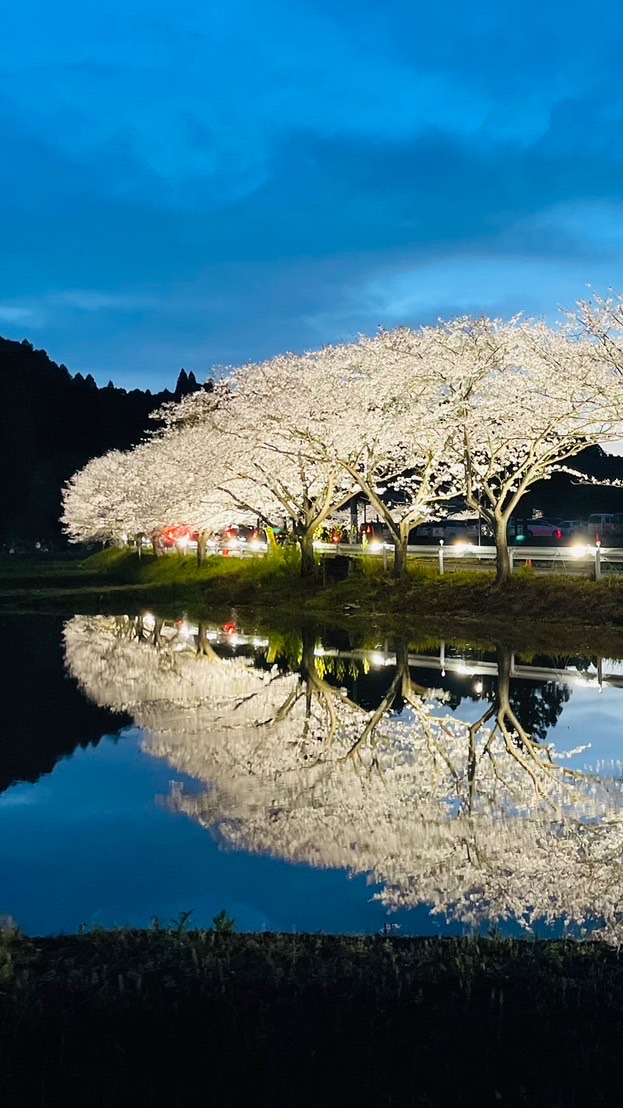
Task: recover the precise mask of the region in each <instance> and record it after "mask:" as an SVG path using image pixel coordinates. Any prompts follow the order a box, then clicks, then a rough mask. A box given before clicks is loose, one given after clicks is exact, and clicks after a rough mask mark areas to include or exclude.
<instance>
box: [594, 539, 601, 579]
mask: <svg viewBox="0 0 623 1108" xmlns="http://www.w3.org/2000/svg"><path fill="white" fill-rule="evenodd" d="M595 580H596V581H600V580H601V543H599V542H597V543H595Z"/></svg>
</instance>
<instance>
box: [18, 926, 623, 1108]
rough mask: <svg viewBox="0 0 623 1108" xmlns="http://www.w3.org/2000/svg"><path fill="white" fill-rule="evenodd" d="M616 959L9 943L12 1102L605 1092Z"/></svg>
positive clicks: (137, 938) (283, 945) (552, 951)
mask: <svg viewBox="0 0 623 1108" xmlns="http://www.w3.org/2000/svg"><path fill="white" fill-rule="evenodd" d="M622 1034H623V961H622V960H621V959H620V957H619V954H618V952H617V950H615V949H611V948H608V947H605V946H603V945H598V944H590V943H580V944H576V943H572V942H549V943H545V942H528V941H511V940H508V941H506V940H499V939H483V938H473V939H456V940H448V939H445V940H439V939H400V938H391V937H386V936H377V937H338V936H325V935H279V934H262V935H252V934H251V935H238V934H231V933H227V932H221V931H219V930H215V929H212V930H210V931H203V932H202V931H194V932H188V931H186V930H185V928H184V926H175V927H173V928H171V929H166V928H162V927H158V928H157V929H152V930H151V931H135V930H130V929H122V930H118V931H111V932H107V931H94V932H89V933H86V934H83V935H78V936H72V937H64V936H61V937H59V938H51V939H32V940H28V939H26V938H24V937H22V936H20V935H18V934H16V933H13V932H7V933H5V934H4V935H3V936H2V938H0V1087H1V1088H2V1093H3V1105H13V1104H15V1105H17V1104H27V1105H29V1108H30V1106H35V1105H52V1104H53V1103H63V1104H74V1103H76V1104H78V1103H79V1104H81V1105H85V1106H91V1105H93V1106H94V1105H98V1106H108V1105H110V1106H111V1108H112V1106H113V1105H117V1104H126V1103H127V1104H130V1103H134V1102H135V1100H137V1102H138V1099H137V1098H139V1097H140V1103H143V1104H149V1105H152V1104H154V1105H155V1104H167V1105H182V1104H188V1103H197V1104H201V1105H202V1106H203V1105H208V1106H210V1105H214V1106H221V1105H223V1106H230V1105H232V1104H238V1103H253V1104H254V1105H259V1106H266V1108H268V1106H270V1108H281V1106H283V1108H291V1106H292V1105H296V1106H297V1108H303V1106H310V1108H311V1106H314V1108H315V1106H317V1105H334V1104H335V1105H342V1104H374V1105H392V1106H393V1105H428V1106H431V1105H439V1106H450V1105H470V1106H471V1105H478V1106H480V1105H483V1106H485V1105H489V1104H491V1105H494V1104H497V1103H501V1104H510V1105H528V1106H530V1105H532V1106H535V1105H547V1106H548V1108H561V1106H563V1105H564V1106H565V1108H574V1106H578V1108H579V1106H580V1105H582V1106H583V1108H584V1106H585V1105H587V1104H590V1105H591V1106H593V1105H606V1104H608V1105H610V1104H613V1103H618V1095H617V1096H615V1098H614V1099H612V1096H613V1092H612V1082H613V1081H616V1079H617V1077H618V1074H619V1070H620V1043H621V1036H622Z"/></svg>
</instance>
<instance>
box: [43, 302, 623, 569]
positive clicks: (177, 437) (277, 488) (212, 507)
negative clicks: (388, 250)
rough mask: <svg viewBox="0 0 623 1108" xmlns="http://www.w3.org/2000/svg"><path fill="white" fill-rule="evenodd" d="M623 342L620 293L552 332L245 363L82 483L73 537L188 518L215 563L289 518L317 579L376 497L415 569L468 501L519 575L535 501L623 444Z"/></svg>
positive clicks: (425, 340)
mask: <svg viewBox="0 0 623 1108" xmlns="http://www.w3.org/2000/svg"><path fill="white" fill-rule="evenodd" d="M622 332H623V302H622V301H621V298H619V297H614V298H612V299H609V300H599V299H597V300H595V301H593V302H591V303H580V304H579V305H578V307H577V311H576V313H575V314H574V315H573V316H572V317H570V318H569V319H568V320H567V321H566V322H565V323H564V324H562V325H560V326H558V327H554V328H552V327H549V326H547V325H546V324H545V323H543V322H533V321H526V320H523V319H521V318H515V319H512V320H510V321H509V322H504V321H500V320H490V319H486V318H480V319H472V318H466V317H462V318H459V319H456V320H454V321H451V322H445V323H440V324H439V325H438V326H435V327H422V328H420V329H418V330H411V329H409V328H398V329H397V330H394V331H382V332H381V333H379V334H378V335H377V336H376V337H374V338H361V339H359V341H357V342H354V343H347V344H341V345H337V346H328V347H325V348H323V349H322V350H320V351H316V352H312V353H307V354H304V355H295V354H287V355H283V356H280V357H276V358H273V359H272V360H270V361H267V362H264V363H261V364H250V365H245V366H243V367H241V368H238V369H234V370H232V371H230V372H228V373H227V375H224V376H222V377H221V378H220V379H219V381H218V384H217V385H216V387H215V388H214V390H213V391H212V392H209V393H208V392H203V391H202V392H198V393H195V394H193V395H190V396H187V397H185V398H184V399H183V400H182V401H181V402H180V403H177V404H169V405H166V406H165V408H163V409H161V410H160V411H159V412H157V413H155V415H156V417H157V418H158V419H159V421H160V424H161V428H160V430H159V431H157V432H155V433H154V434H153V435H152V436H150V437H149V438H148V439H147V441H145V442H143V443H142V444H140V445H139V446H138V447H136V448H135V449H134V450H131V451H128V452H126V453H122V452H119V451H111V452H110V453H108V454H106V455H104V456H103V457H100V458H95V459H93V460H92V461H91V462H89V464H88V465H87V466H86V467H85V468H84V469H82V470H81V471H80V472H78V473H76V474H75V475H74V477H73V478H72V479H71V481H70V482H69V483H68V484H67V486H66V488H65V493H64V516H63V521H64V524H65V528H66V531H67V533H68V534H69V536H70V538H71V539H72V540H73V541H77V542H84V541H92V540H96V539H99V540H107V539H110V538H114V537H117V536H119V535H120V534H121V533H126V534H132V535H139V534H154V533H157V532H159V531H161V530H162V529H163V528H165V527H167V526H170V525H172V524H176V523H179V524H181V523H184V524H186V525H188V526H191V527H192V528H194V529H196V530H197V531H198V533H199V547H198V555H199V558H200V560H202V558H203V557H204V556H205V550H206V543H207V540H208V538H209V536H210V534H211V533H212V532H214V531H216V530H218V529H220V528H222V527H223V526H226V525H228V524H230V523H234V522H245V521H248V520H249V518H251V517H252V518H261V519H263V520H265V521H267V522H275V521H281V520H282V519H283V518H284V517H285V518H286V519H287V520H288V521H289V525H290V528H291V531H292V534H293V536H294V537H295V538H296V541H297V542H298V544H299V546H300V550H301V566H302V573H303V575H309V574H312V573H313V572H314V569H315V565H314V554H313V537H314V533H315V532H316V530H317V528H318V527H320V526H321V525H322V523H323V522H324V521H325V520H326V519H327V518H328V517H330V516H331V515H334V514H335V513H336V512H338V511H339V510H340V509H341V508H343V507H344V506H345V505H346V504H347V503H348V502H349V500H351V499H352V497H353V496H355V495H361V494H362V493H363V494H364V495H365V496H366V497H367V499H368V500H369V502H370V504H371V505H372V506H373V508H374V509H375V510H376V512H377V513H378V515H379V517H380V518H382V519H383V520H384V521H385V523H386V524H387V526H388V528H389V530H390V532H391V535H392V537H393V541H394V546H395V564H394V572H395V574H396V575H397V576H400V575H402V574H403V573H404V571H405V566H406V551H407V542H408V536H409V532H410V531H411V529H412V528H413V527H415V526H416V525H417V524H418V523H421V522H424V521H426V520H428V519H431V518H438V517H439V516H440V515H443V514H444V511H446V510H447V507H448V505H449V504H450V502H456V500H457V498H462V499H463V501H464V503H465V504H466V506H467V508H468V509H470V510H471V511H473V512H474V513H478V514H479V515H480V516H481V518H482V519H483V520H484V521H486V523H487V524H489V526H490V527H491V528H492V530H493V533H494V535H495V542H496V548H497V578H498V581H503V580H505V579H506V578H507V577H508V576H509V573H510V565H509V557H508V543H507V533H508V522H509V519H510V516H511V514H512V513H513V512H514V511H515V509H516V508H517V505H518V503H519V501H520V499H521V497H522V496H523V495H524V493H525V492H526V491H527V490H528V489H529V488H530V487H531V486H532V485H533V484H534V483H535V482H537V481H540V480H542V479H543V478H546V477H548V476H549V475H550V474H551V473H552V472H554V471H555V470H557V469H560V468H564V467H566V466H567V465H569V462H570V459H572V458H573V457H574V455H576V454H578V453H579V452H580V451H582V450H583V449H584V448H585V447H586V446H589V445H592V444H595V443H605V442H607V441H608V440H616V439H622V438H623V387H622V381H621V366H623V342H622Z"/></svg>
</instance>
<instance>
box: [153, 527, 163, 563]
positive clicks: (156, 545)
mask: <svg viewBox="0 0 623 1108" xmlns="http://www.w3.org/2000/svg"><path fill="white" fill-rule="evenodd" d="M151 545H152V547H153V551H154V557H155V558H159V557H160V555H161V554H162V550H161V547H160V535H159V533H158V532H157V531H154V532H153V534H152V536H151Z"/></svg>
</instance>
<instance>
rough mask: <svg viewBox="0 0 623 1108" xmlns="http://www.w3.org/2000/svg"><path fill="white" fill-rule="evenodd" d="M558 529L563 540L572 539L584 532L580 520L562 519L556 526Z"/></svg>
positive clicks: (584, 526)
mask: <svg viewBox="0 0 623 1108" xmlns="http://www.w3.org/2000/svg"><path fill="white" fill-rule="evenodd" d="M558 528H559V530H560V531H562V537H563V539H574V538H576V537H577V536H578V535H582V534H584V532H585V531H586V525H585V524H583V523H582V520H581V519H563V520H561V521H560V523H559V524H558Z"/></svg>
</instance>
